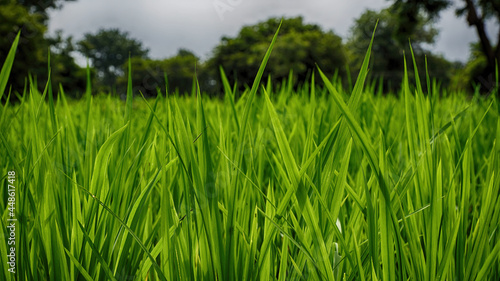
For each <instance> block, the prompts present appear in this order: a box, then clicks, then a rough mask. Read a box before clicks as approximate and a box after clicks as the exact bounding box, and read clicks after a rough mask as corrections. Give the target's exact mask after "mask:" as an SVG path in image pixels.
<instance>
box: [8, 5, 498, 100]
mask: <svg viewBox="0 0 500 281" xmlns="http://www.w3.org/2000/svg"><path fill="white" fill-rule="evenodd" d="M282 18H283V19H284V21H283V26H282V29H281V31H280V33H279V37H278V41H277V43H276V46H275V49H274V51H273V55H272V56H271V59H270V61H269V63H268V66H267V68H266V73H265V75H266V76H270V77H271V80H272V81H273V82H275V83H276V84H275V85H279V83H280V82H281V81H285V80H288V79H289V78H290V77H291V78H293V81H294V83H295V85H296V86H298V85H300V84H301V83H303V82H304V81H307V80H309V79H310V77H311V74H312V72H313V71H315V67H316V64H317V65H318V66H319V67H320V68H321V69H322V70H323V71H324V72H325V73H327V74H328V75H330V76H331V77H332V79H338V80H339V81H341V83H342V85H343V86H344V87H346V88H349V87H352V83H353V81H355V79H356V75H357V71H358V70H359V68H360V66H361V62H362V60H363V58H364V55H365V53H366V50H367V48H368V44H369V42H370V39H371V36H372V32H373V30H374V28H375V24H376V22H377V20H378V27H377V30H376V33H375V40H374V45H373V49H372V55H373V59H372V61H371V65H370V77H369V78H370V81H371V82H372V83H374V84H376V86H377V87H380V88H382V89H383V90H384V92H385V93H391V92H393V93H395V92H397V91H398V89H399V87H400V84H401V81H402V77H403V74H404V59H403V58H404V56H406V60H407V62H408V67H409V69H410V70H412V69H413V64H412V62H411V61H412V59H411V51H410V48H409V42H410V41H411V44H412V48H413V52H414V55H415V59H416V62H417V66H418V68H419V72H420V75H425V69H426V67H427V70H428V73H429V75H430V76H431V77H432V78H434V79H435V81H436V83H439V84H440V85H441V87H442V89H447V90H460V91H466V92H473V91H474V89H477V88H480V91H481V92H483V93H488V92H489V91H491V90H492V88H493V87H495V85H496V82H495V81H496V77H495V69H496V67H495V65H496V61H497V60H498V59H499V58H500V48H499V47H498V46H499V44H498V39H499V38H500V32H499V19H500V0H489V1H486V0H476V1H473V0H454V1H451V0H426V1H417V0H354V1H326V0H311V1H298V0H292V1H285V0H273V1H264V0H257V1H250V0H185V1H160V0H144V1H132V0H107V1H102V0H76V1H75V0H71V1H60V0H24V1H15V0H0V19H1V20H0V34H1V35H2V36H0V61H1V62H3V60H4V59H5V57H6V55H7V53H8V51H9V49H10V47H11V44H12V42H13V40H14V38H15V36H16V35H17V33H18V32H19V31H21V40H20V43H19V47H18V51H17V54H16V60H15V63H14V67H13V70H12V74H11V76H10V77H11V78H10V80H9V84H10V85H11V86H12V90H13V91H15V92H18V93H22V92H23V89H24V88H25V85H26V84H27V81H28V79H27V77H32V80H33V81H34V82H38V85H39V87H43V86H44V85H45V83H46V81H47V78H48V73H49V71H48V64H49V53H50V68H51V72H50V73H51V79H52V83H53V85H56V87H54V88H57V89H60V88H59V85H61V87H62V88H63V89H64V91H65V93H66V94H67V95H69V96H71V97H74V98H79V97H81V96H82V93H83V92H84V89H85V85H86V68H87V65H88V66H89V67H90V70H91V77H92V83H93V85H94V90H93V92H94V94H98V93H111V94H114V95H119V96H120V95H122V94H123V92H124V89H125V88H126V84H127V73H128V61H129V58H130V64H131V66H132V82H133V86H134V90H135V91H137V92H138V91H141V92H142V93H143V94H145V95H146V96H155V95H156V94H157V90H158V89H159V90H161V91H162V92H163V93H164V92H165V90H166V88H167V87H168V92H169V93H172V92H176V93H178V94H180V95H182V94H184V93H186V92H191V90H192V86H193V77H194V76H196V77H197V78H198V80H199V82H200V86H201V89H202V91H204V92H206V93H208V94H210V95H212V96H219V95H220V93H222V92H223V91H222V89H221V83H220V79H221V78H220V71H221V70H220V69H221V67H222V69H224V71H225V73H226V75H227V77H228V79H229V80H230V82H231V83H235V82H237V85H236V88H238V89H244V88H245V87H247V86H248V85H249V84H250V85H251V83H252V82H253V78H254V76H255V74H256V72H257V69H258V67H259V65H260V62H261V59H262V57H263V55H264V53H265V51H266V49H267V47H268V46H269V43H270V41H271V39H272V36H273V35H274V33H275V31H276V29H277V27H278V25H279V22H280V21H281V19H282ZM426 61H427V66H426ZM411 72H412V71H410V76H411ZM166 80H168V83H166V82H165V81H166Z"/></svg>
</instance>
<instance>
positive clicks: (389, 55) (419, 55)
mask: <svg viewBox="0 0 500 281" xmlns="http://www.w3.org/2000/svg"><path fill="white" fill-rule="evenodd" d="M399 20H400V19H399V17H398V16H397V15H396V14H394V13H393V10H392V8H387V9H384V10H382V11H380V12H376V11H372V10H367V11H365V12H364V13H363V14H362V15H361V16H360V17H359V18H358V19H356V20H355V23H354V25H353V26H352V28H351V35H350V37H349V40H348V42H347V49H348V50H349V57H350V64H351V66H352V68H351V69H353V70H354V71H355V72H357V71H358V70H359V68H360V66H361V63H362V61H363V59H364V56H365V53H366V50H367V49H368V45H369V43H370V40H371V37H372V34H373V30H374V28H375V23H376V22H377V21H378V25H377V29H376V32H375V39H374V42H373V46H372V53H373V55H372V58H371V62H370V63H371V65H370V69H372V71H370V73H371V74H370V75H371V78H372V79H374V80H377V81H383V82H384V86H385V89H386V90H390V89H391V90H396V89H398V88H399V86H400V84H401V82H402V79H403V74H404V54H406V59H407V63H408V66H409V70H410V74H411V73H412V68H410V67H411V65H412V59H411V51H410V48H409V43H410V42H411V46H412V48H413V51H414V54H415V58H416V61H417V64H418V68H419V69H420V71H422V72H423V71H425V57H427V59H428V61H432V63H428V66H429V72H430V75H431V76H432V77H434V78H438V79H440V80H443V81H444V82H445V83H448V82H449V80H450V77H449V76H450V73H449V72H450V70H451V68H452V64H451V63H450V62H448V61H446V60H445V59H444V58H442V57H440V56H436V55H434V54H432V53H431V52H429V51H427V50H426V49H425V48H424V46H425V44H431V43H433V42H434V38H435V36H436V35H437V30H436V29H435V28H433V26H432V24H431V23H430V22H429V19H427V18H425V17H423V16H422V15H418V16H417V19H416V22H415V25H414V26H413V27H412V28H411V33H409V34H408V37H407V38H406V39H403V37H401V34H400V33H399V31H398V28H395V27H397V26H398V25H400V24H401V23H400V22H399ZM407 32H409V30H407Z"/></svg>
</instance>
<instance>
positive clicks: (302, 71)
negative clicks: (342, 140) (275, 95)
mask: <svg viewBox="0 0 500 281" xmlns="http://www.w3.org/2000/svg"><path fill="white" fill-rule="evenodd" d="M280 20H281V19H278V18H271V19H269V20H266V21H263V22H259V23H257V24H255V25H250V26H244V27H243V28H242V29H241V30H240V32H239V33H238V35H237V36H236V37H234V38H230V37H223V38H222V41H221V43H220V44H219V45H218V46H217V47H216V48H215V49H214V51H213V55H212V57H211V59H209V60H208V62H207V66H206V67H207V71H209V72H210V73H211V75H212V76H213V77H216V78H217V79H215V81H220V79H219V78H220V77H219V66H222V67H223V68H224V70H225V72H226V74H227V76H228V79H229V80H230V81H232V82H234V81H236V80H237V81H238V83H239V84H243V85H245V84H251V83H252V81H253V78H254V77H255V74H256V73H257V70H258V68H259V65H260V63H261V60H262V58H263V56H264V54H265V52H266V50H267V48H268V46H269V42H271V39H272V37H273V35H274V34H275V32H276V30H277V28H278V25H279V23H280ZM316 64H318V65H319V66H320V67H321V69H322V70H323V71H324V72H325V73H329V74H333V73H334V72H335V70H336V69H344V68H345V64H346V56H345V50H344V48H343V45H342V39H341V38H340V37H339V36H338V35H336V34H335V33H333V31H323V30H322V29H321V28H320V27H319V26H318V25H315V24H306V23H304V21H303V18H302V17H295V18H287V19H284V20H283V25H282V29H281V30H280V33H279V38H278V40H277V41H276V44H275V47H274V50H273V54H272V55H271V58H270V59H269V63H268V64H267V67H266V72H265V74H264V75H268V74H271V76H272V77H273V79H275V80H278V81H280V80H281V79H284V78H286V77H288V75H289V71H290V70H293V73H294V75H295V77H296V78H297V79H299V80H304V79H305V78H306V77H307V76H308V73H309V72H310V71H311V70H313V69H314V68H315V67H316Z"/></svg>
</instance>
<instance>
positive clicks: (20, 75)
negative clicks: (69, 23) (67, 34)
mask: <svg viewBox="0 0 500 281" xmlns="http://www.w3.org/2000/svg"><path fill="white" fill-rule="evenodd" d="M0 19H1V20H0V34H2V36H0V61H1V63H3V61H4V60H5V58H6V57H7V54H8V52H9V50H10V47H11V46H12V42H13V41H14V39H15V37H16V35H17V33H18V32H19V31H21V37H20V39H19V45H18V48H17V53H16V61H15V63H14V65H13V67H12V70H11V75H10V78H9V84H10V85H12V86H13V90H15V91H18V92H21V93H22V91H23V88H24V85H25V79H26V78H27V77H28V73H31V74H33V75H34V76H43V75H44V74H45V73H46V72H47V63H46V57H47V50H48V44H47V42H46V41H45V38H44V34H45V31H46V29H47V28H46V26H45V25H44V22H43V17H42V16H41V15H39V14H34V13H30V12H29V11H28V9H27V8H26V7H25V6H22V5H18V4H17V1H14V0H0Z"/></svg>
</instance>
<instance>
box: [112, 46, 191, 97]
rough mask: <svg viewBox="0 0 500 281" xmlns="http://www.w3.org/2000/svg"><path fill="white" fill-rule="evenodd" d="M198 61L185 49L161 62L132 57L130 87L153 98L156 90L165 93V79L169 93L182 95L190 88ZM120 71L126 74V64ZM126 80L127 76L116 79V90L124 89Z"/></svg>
mask: <svg viewBox="0 0 500 281" xmlns="http://www.w3.org/2000/svg"><path fill="white" fill-rule="evenodd" d="M199 60H200V59H199V58H198V57H197V56H196V55H195V54H194V53H193V52H191V51H189V50H186V49H180V50H179V51H178V53H177V55H175V56H173V57H171V58H167V59H163V60H151V59H144V58H140V57H134V58H132V59H131V60H130V62H131V65H132V85H133V87H134V89H135V90H140V91H141V92H142V93H143V94H144V95H145V96H155V95H156V94H157V89H160V91H161V92H162V93H165V87H166V81H165V78H167V80H168V88H169V89H168V90H169V92H179V93H180V94H184V93H186V92H189V91H190V90H191V88H192V84H193V77H194V75H195V72H196V70H197V69H196V67H197V64H198V63H199ZM198 67H199V66H198ZM122 69H123V72H124V73H128V62H125V63H124V64H123V65H122ZM127 80H128V77H127V75H123V76H121V77H120V78H118V81H117V84H118V89H125V88H126V86H127Z"/></svg>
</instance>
